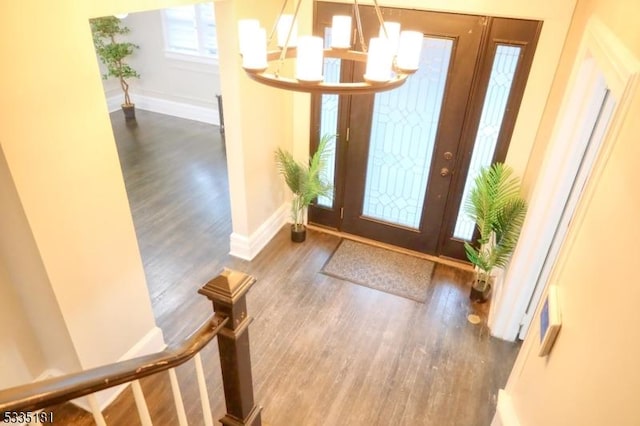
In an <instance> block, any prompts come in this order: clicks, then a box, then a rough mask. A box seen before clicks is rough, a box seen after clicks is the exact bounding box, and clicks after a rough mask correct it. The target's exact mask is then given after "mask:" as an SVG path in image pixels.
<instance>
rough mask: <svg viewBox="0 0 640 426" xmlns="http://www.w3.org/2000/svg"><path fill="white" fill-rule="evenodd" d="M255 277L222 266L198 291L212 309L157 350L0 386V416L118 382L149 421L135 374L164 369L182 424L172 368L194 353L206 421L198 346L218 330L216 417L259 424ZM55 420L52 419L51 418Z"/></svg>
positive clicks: (239, 425) (243, 425)
mask: <svg viewBox="0 0 640 426" xmlns="http://www.w3.org/2000/svg"><path fill="white" fill-rule="evenodd" d="M254 283H255V278H253V277H251V276H249V275H246V274H244V273H241V272H237V271H233V270H229V269H225V270H224V271H223V272H222V273H221V274H220V275H219V276H217V277H216V278H214V279H212V280H211V281H209V282H208V283H207V284H205V285H204V286H203V287H202V288H201V289H200V290H198V293H200V294H202V295H204V296H206V297H207V298H208V299H209V300H211V301H212V302H213V310H214V314H213V315H211V317H210V318H209V319H208V320H207V321H205V322H204V323H203V324H202V325H201V326H200V327H199V328H198V329H197V330H196V331H195V332H193V333H192V334H191V336H189V337H188V338H187V339H186V340H185V341H183V342H182V343H181V344H179V345H176V346H170V347H168V348H167V349H165V350H164V351H162V352H158V353H156V354H152V355H146V356H141V357H137V358H133V359H130V360H126V361H121V362H117V363H113V364H109V365H105V366H102V367H97V368H92V369H90V370H85V371H81V372H79V373H74V374H68V375H65V376H61V377H55V378H52V379H48V380H43V381H39V382H36V383H31V384H27V385H22V386H17V387H14V388H9V389H5V390H2V391H0V413H2V417H0V421H3V420H4V418H5V417H4V413H6V412H9V413H11V412H34V411H37V410H40V409H43V408H46V407H50V406H52V405H55V404H59V403H61V402H65V401H69V400H72V399H75V398H79V397H82V396H86V395H89V396H90V397H91V396H92V394H93V393H95V392H98V391H101V390H104V389H108V388H111V387H114V386H117V385H121V384H123V383H129V382H131V384H132V390H133V393H134V398H135V402H136V406H137V408H138V414H139V416H140V421H141V422H142V424H143V425H145V426H146V425H151V418H150V415H149V411H148V409H147V407H146V403H145V400H144V395H143V394H142V388H141V387H140V383H139V381H138V380H139V379H141V378H143V377H147V376H150V375H153V374H157V373H160V372H162V371H165V370H168V372H169V377H170V380H171V388H172V391H173V395H174V401H175V404H176V411H177V415H178V420H179V424H180V425H181V426H182V425H186V424H187V423H186V422H187V420H186V414H185V411H184V406H183V403H182V398H181V396H180V389H179V387H178V381H177V378H176V375H175V370H174V368H175V367H176V366H178V365H180V364H183V363H185V362H186V361H188V360H189V359H191V358H194V361H195V364H196V372H197V375H198V386H199V389H200V399H201V403H202V411H203V415H204V423H205V425H212V424H213V421H212V417H211V409H210V407H209V398H208V393H207V389H206V384H205V379H204V373H203V369H202V362H201V359H200V354H199V352H200V350H201V349H202V348H204V347H205V346H206V345H207V344H208V343H209V342H210V341H211V340H212V339H213V337H215V336H218V351H219V354H220V369H221V371H222V383H223V388H224V396H225V403H226V408H227V413H226V414H225V415H224V417H223V418H222V419H220V422H221V423H222V424H223V425H227V426H261V424H262V421H261V416H260V411H261V408H260V407H259V406H257V405H256V404H255V402H254V399H253V383H252V376H251V357H250V351H249V334H248V326H249V324H250V323H251V321H252V318H251V317H249V316H248V315H247V303H246V293H247V291H248V290H249V289H250V288H251V286H252V285H253V284H254ZM89 401H90V405H92V408H93V415H94V419H95V421H96V423H97V424H98V425H99V426H101V425H105V424H106V423H105V421H104V418H103V417H102V414H101V413H100V410H99V409H98V408H97V404H96V402H95V398H93V399H91V398H90V399H89ZM54 420H55V419H54Z"/></svg>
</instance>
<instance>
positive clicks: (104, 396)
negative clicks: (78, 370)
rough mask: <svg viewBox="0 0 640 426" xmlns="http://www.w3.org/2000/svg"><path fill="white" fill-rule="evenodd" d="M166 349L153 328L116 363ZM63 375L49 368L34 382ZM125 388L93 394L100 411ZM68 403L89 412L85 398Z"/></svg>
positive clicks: (124, 386) (122, 386) (157, 329)
mask: <svg viewBox="0 0 640 426" xmlns="http://www.w3.org/2000/svg"><path fill="white" fill-rule="evenodd" d="M166 347H167V345H166V343H165V342H164V336H163V334H162V330H161V329H160V328H159V327H154V328H152V329H151V330H149V332H147V334H145V335H144V336H143V337H142V339H140V340H139V341H138V342H137V343H136V344H135V345H133V346H132V347H131V348H130V349H129V350H128V351H127V352H126V353H125V354H124V355H122V356H121V357H120V359H118V362H119V361H125V360H127V359H131V358H135V357H139V356H144V355H149V354H152V353H155V352H160V351H162V350H164V349H165V348H166ZM65 374H66V373H64V372H63V371H61V370H58V369H55V368H51V369H47V370H45V371H43V372H42V373H41V374H40V375H39V376H38V378H37V379H36V380H35V381H40V380H45V379H50V378H53V377H60V376H64V375H65ZM127 386H129V384H128V383H127V384H123V385H119V386H116V387H113V388H109V389H105V390H103V391H100V392H97V393H95V396H96V400H97V402H98V406H99V407H100V411H104V409H105V408H107V407H108V406H109V405H110V404H111V403H112V402H113V401H114V400H115V399H116V398H117V397H118V395H120V394H121V393H122V391H123V390H125V389H126V387H127ZM70 402H71V403H72V404H73V405H75V406H77V407H80V408H82V409H83V410H85V411H88V412H91V407H90V406H89V401H88V400H87V397H82V398H78V399H73V400H71V401H70Z"/></svg>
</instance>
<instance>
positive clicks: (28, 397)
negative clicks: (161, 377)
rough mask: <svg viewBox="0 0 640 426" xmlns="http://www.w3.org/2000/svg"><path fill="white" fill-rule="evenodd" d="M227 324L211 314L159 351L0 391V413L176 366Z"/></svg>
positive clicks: (30, 408) (41, 404)
mask: <svg viewBox="0 0 640 426" xmlns="http://www.w3.org/2000/svg"><path fill="white" fill-rule="evenodd" d="M228 321H229V318H224V317H222V316H221V315H219V314H213V315H211V316H210V317H209V318H208V319H207V320H206V321H204V322H203V323H202V324H201V325H200V326H199V327H198V328H197V329H196V330H195V331H194V332H193V333H192V334H191V335H190V336H189V337H187V338H186V339H185V340H184V341H182V342H181V343H180V344H178V345H175V346H172V345H170V346H169V347H167V348H166V349H165V350H163V351H161V352H156V353H154V354H150V355H144V356H139V357H136V358H131V359H128V360H125V361H119V362H115V363H112V364H108V365H104V366H100V367H96V368H91V369H89V370H83V371H80V372H77V373H71V374H66V375H64V376H59V377H53V378H51V379H45V380H40V381H37V382H34V383H29V384H26V385H20V386H16V387H13V388H9V389H5V390H2V391H0V411H36V410H39V409H42V408H46V407H49V406H52V405H56V404H60V403H62V402H66V401H69V400H71V399H75V398H79V397H82V396H85V395H89V394H91V393H94V392H98V391H101V390H104V389H108V388H112V387H114V386H118V385H121V384H123V383H129V382H132V381H134V380H137V379H141V378H143V377H147V376H151V375H152V374H155V373H159V372H161V371H165V370H168V369H169V368H173V367H177V366H178V365H181V364H183V363H185V362H187V361H188V360H190V359H191V358H193V356H194V355H195V354H196V353H198V352H200V350H201V349H202V348H204V347H205V346H206V345H207V344H208V343H209V342H210V341H211V339H213V338H214V337H215V336H216V335H217V334H218V332H219V331H220V329H221V328H222V327H223V326H224V325H225V324H226V323H227V322H228Z"/></svg>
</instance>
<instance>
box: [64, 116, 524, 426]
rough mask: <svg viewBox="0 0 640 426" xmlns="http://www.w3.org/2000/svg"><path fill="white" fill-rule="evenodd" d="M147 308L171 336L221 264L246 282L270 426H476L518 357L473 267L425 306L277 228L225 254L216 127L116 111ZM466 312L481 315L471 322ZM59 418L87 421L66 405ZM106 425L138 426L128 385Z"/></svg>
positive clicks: (190, 378) (168, 414)
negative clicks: (246, 248) (336, 266)
mask: <svg viewBox="0 0 640 426" xmlns="http://www.w3.org/2000/svg"><path fill="white" fill-rule="evenodd" d="M113 127H114V133H115V135H116V139H117V142H118V151H119V154H120V159H121V164H122V169H123V175H124V177H125V183H126V186H127V192H128V195H129V201H130V205H131V210H132V215H133V219H134V224H135V228H136V233H137V236H138V241H139V246H140V251H141V255H142V259H143V263H144V267H145V273H146V276H147V281H148V286H149V292H150V295H151V300H152V304H153V309H154V314H155V316H156V319H157V322H158V325H159V326H160V327H161V328H162V330H163V332H164V334H165V337H166V339H167V340H168V341H169V342H171V341H176V340H177V339H180V338H183V337H185V336H186V334H187V333H189V332H190V331H191V330H192V329H194V328H195V327H196V326H197V324H199V322H200V321H202V320H203V319H204V318H206V317H207V315H208V314H209V313H210V312H211V306H210V303H209V302H207V301H206V300H205V299H204V298H203V297H201V296H199V295H197V294H196V291H197V289H198V288H199V287H200V286H201V285H202V284H204V283H205V282H206V281H207V280H208V279H210V278H211V277H213V276H215V275H216V274H217V273H219V271H220V270H221V268H222V267H223V266H228V267H231V268H234V269H238V270H241V271H243V272H246V273H249V274H251V275H254V276H255V277H256V278H257V280H258V281H257V283H256V284H255V286H254V287H253V288H252V290H251V292H250V293H249V295H248V309H249V313H250V315H252V316H253V317H254V318H255V320H254V322H253V323H252V325H251V327H250V331H249V334H250V340H251V355H252V364H253V377H254V384H255V394H256V400H257V401H258V402H259V403H260V405H262V407H263V416H262V417H263V419H264V421H265V423H267V424H269V425H270V426H291V425H293V426H334V425H335V426H343V425H353V426H361V425H362V426H375V425H380V426H386V425H411V426H415V425H438V426H448V425H451V426H454V425H455V426H459V425H469V426H482V425H488V424H489V423H490V420H491V417H492V416H493V412H494V410H495V404H496V394H497V391H498V389H499V388H500V387H502V386H504V384H505V382H506V379H507V376H508V373H509V371H510V370H511V366H512V364H513V361H514V359H515V356H516V354H517V351H518V349H519V346H518V345H517V344H511V343H507V342H502V341H498V340H496V339H493V338H491V337H490V336H489V333H488V329H487V327H486V325H485V322H486V315H487V311H486V310H487V307H486V306H478V305H471V304H470V303H469V299H468V291H469V287H468V286H469V282H470V272H469V271H466V270H460V269H456V268H454V267H451V266H447V265H443V264H438V265H436V267H435V269H434V275H433V278H432V283H431V286H430V288H429V289H428V297H427V300H426V302H425V303H417V302H414V301H411V300H408V299H404V298H401V297H398V296H394V295H390V294H387V293H382V292H380V291H377V290H373V289H370V288H366V287H363V286H360V285H356V284H352V283H349V282H345V281H341V280H339V279H337V278H334V277H329V276H325V275H323V274H322V273H320V270H321V269H322V266H323V265H324V264H325V262H326V261H327V260H328V259H329V257H330V256H331V254H332V253H333V251H334V250H335V249H336V247H337V246H338V244H339V242H340V238H339V237H338V236H336V235H329V234H325V233H322V232H319V231H316V230H310V231H309V232H308V238H307V241H306V242H305V243H303V244H296V243H292V242H291V241H290V240H289V235H288V229H287V228H286V227H285V228H283V229H282V230H281V231H280V232H279V233H278V234H277V235H276V236H275V237H274V239H273V240H272V241H271V242H270V243H269V244H268V245H267V247H265V249H264V250H263V251H262V252H261V253H260V254H259V255H258V256H257V257H256V258H255V259H254V260H253V261H251V262H246V261H242V260H239V259H236V258H233V257H231V256H229V255H228V252H229V235H230V234H231V219H230V217H231V216H230V208H229V194H228V183H227V181H226V162H225V157H224V155H225V150H224V146H223V144H222V141H221V140H220V138H219V134H218V129H217V128H216V127H215V126H209V125H206V124H202V123H197V122H193V121H189V120H182V119H177V118H174V117H168V116H164V115H160V114H154V113H149V112H146V111H138V120H137V124H136V125H131V124H129V125H127V124H125V123H124V122H123V121H121V120H120V117H119V114H116V115H115V116H114V117H113ZM471 312H473V313H477V314H479V315H480V316H481V318H482V319H483V320H484V321H483V323H482V324H480V325H472V324H470V323H469V322H468V321H467V319H466V317H467V315H468V314H469V313H471ZM202 358H203V362H204V365H205V370H206V374H207V383H208V386H209V391H210V399H211V406H212V410H213V413H214V419H217V418H220V417H221V416H222V415H223V413H224V399H223V396H222V386H221V378H220V374H219V359H218V355H217V344H216V343H215V342H212V344H210V345H209V346H208V347H206V348H205V349H204V350H203V352H202ZM177 375H178V381H179V383H180V386H181V390H182V393H183V396H184V399H185V409H186V411H187V414H188V415H189V416H190V418H193V419H194V420H192V422H191V424H194V425H199V424H202V413H201V408H200V402H199V399H198V391H197V383H196V378H195V374H194V367H193V365H192V363H191V362H189V363H187V364H185V365H183V366H180V367H178V368H177ZM141 382H142V387H143V390H144V392H145V394H146V395H148V405H149V408H150V411H151V415H152V419H153V420H154V422H155V424H158V425H161V426H163V425H168V426H171V425H175V424H177V416H176V414H175V408H174V406H173V402H172V398H171V391H170V388H169V379H168V377H166V374H165V375H159V376H154V377H150V378H146V379H143V380H142V381H141ZM55 413H56V415H57V416H58V417H57V419H58V421H59V422H58V421H57V422H56V424H72V425H91V424H93V421H92V419H91V417H90V415H88V414H87V413H84V412H82V411H81V410H79V409H76V408H73V407H72V406H70V405H69V404H64V405H62V406H58V407H55ZM106 417H107V422H108V424H112V425H135V424H139V421H138V420H137V415H136V412H135V408H134V405H133V397H132V395H131V391H130V390H127V391H126V392H124V393H123V394H122V395H121V396H120V397H119V398H118V399H117V400H116V401H115V402H114V403H113V404H112V405H111V406H110V407H109V408H108V409H107V410H106Z"/></svg>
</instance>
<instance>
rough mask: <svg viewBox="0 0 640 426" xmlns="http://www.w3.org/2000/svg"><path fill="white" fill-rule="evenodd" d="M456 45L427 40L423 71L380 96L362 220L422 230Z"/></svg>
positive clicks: (423, 57) (424, 42)
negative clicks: (452, 57) (427, 193)
mask: <svg viewBox="0 0 640 426" xmlns="http://www.w3.org/2000/svg"><path fill="white" fill-rule="evenodd" d="M452 48H453V41H452V40H449V39H442V38H433V37H425V38H424V40H423V44H422V57H421V59H420V68H419V70H418V72H416V74H415V75H413V76H411V77H409V79H408V80H407V82H406V83H405V84H404V85H403V86H401V87H399V88H397V89H395V90H392V91H389V92H384V93H379V94H376V96H375V104H374V109H373V120H372V125H371V138H370V142H369V157H368V163H367V175H366V183H365V190H364V202H363V208H362V214H363V215H364V216H366V217H369V218H372V219H376V220H380V221H384V222H389V223H392V224H396V225H400V226H406V227H409V228H413V229H418V228H419V225H420V219H421V213H422V209H423V204H424V198H425V193H426V190H427V181H428V178H429V170H430V168H431V158H432V155H433V148H434V146H435V140H436V131H437V129H438V122H439V119H440V111H441V108H442V101H443V96H444V91H445V86H446V82H447V73H448V71H449V62H450V59H451V52H452Z"/></svg>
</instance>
